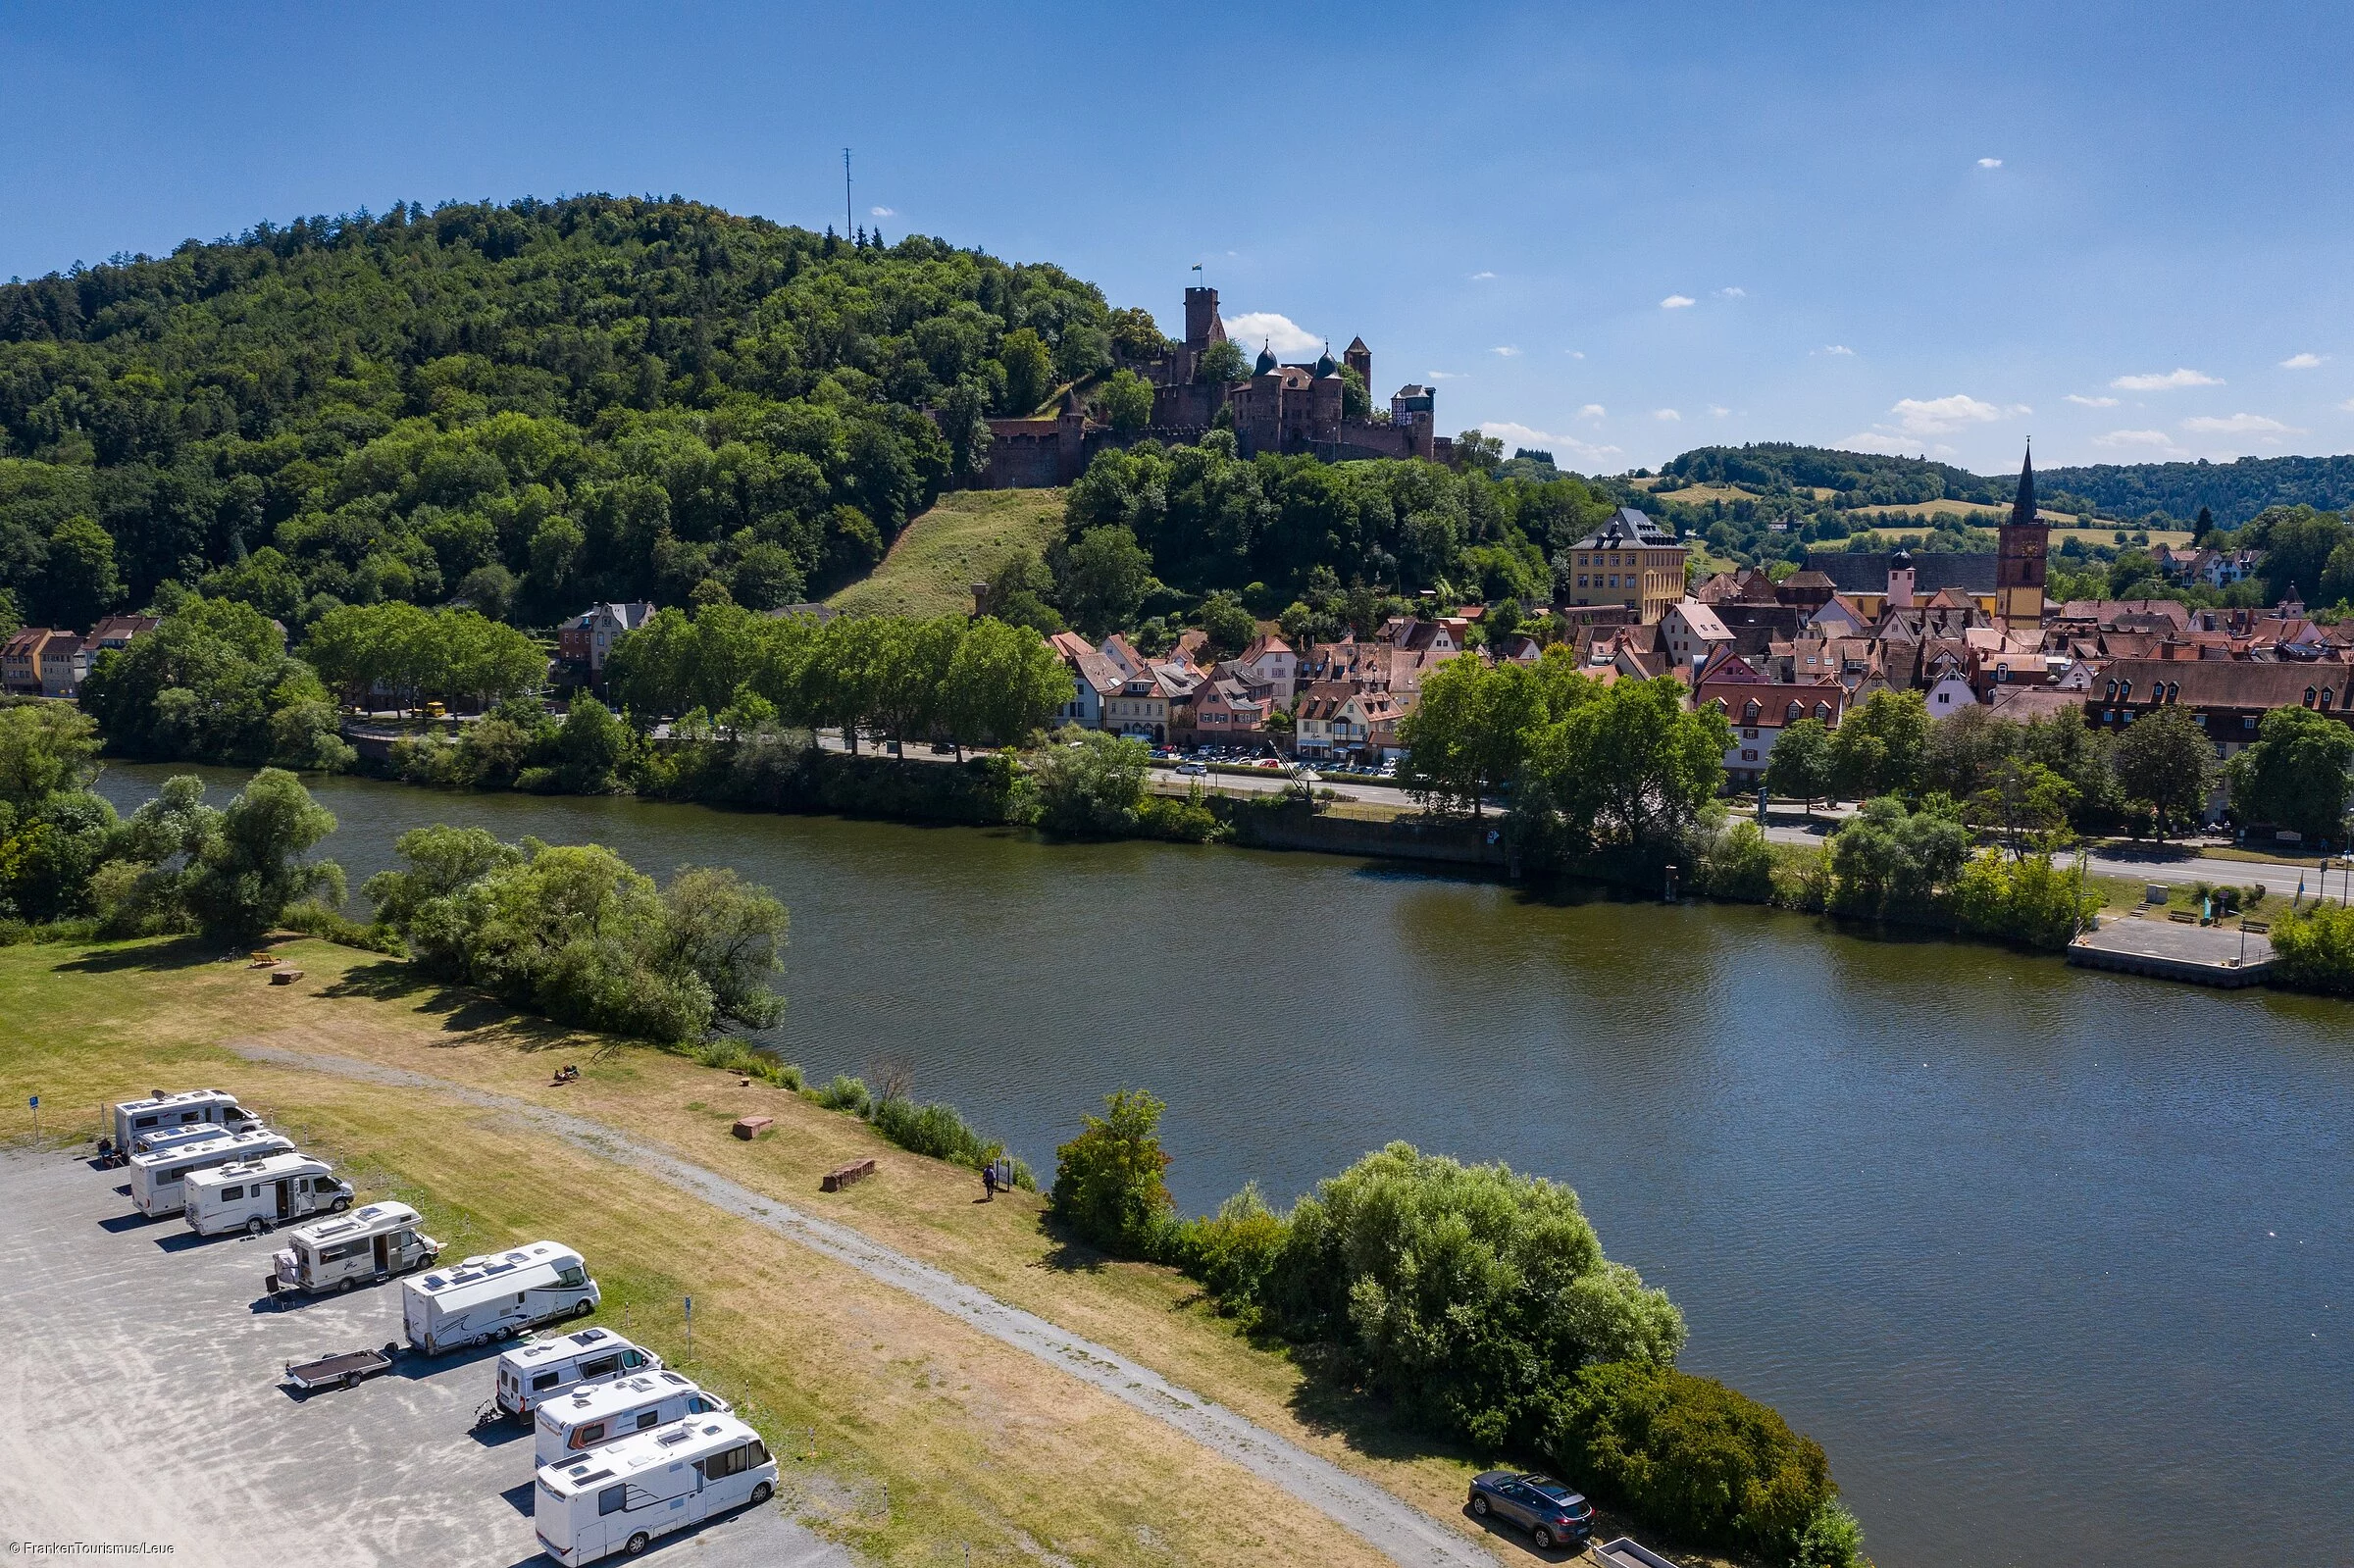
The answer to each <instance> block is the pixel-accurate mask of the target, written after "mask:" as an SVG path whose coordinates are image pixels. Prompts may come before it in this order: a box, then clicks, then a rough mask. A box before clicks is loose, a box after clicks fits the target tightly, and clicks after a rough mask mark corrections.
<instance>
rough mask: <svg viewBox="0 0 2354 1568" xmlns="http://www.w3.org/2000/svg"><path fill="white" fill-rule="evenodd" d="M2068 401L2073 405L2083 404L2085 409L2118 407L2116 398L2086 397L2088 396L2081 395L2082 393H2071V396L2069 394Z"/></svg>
mask: <svg viewBox="0 0 2354 1568" xmlns="http://www.w3.org/2000/svg"><path fill="white" fill-rule="evenodd" d="M2068 400H2069V401H2070V402H2072V403H2080V404H2082V405H2083V406H2084V407H2086V408H2115V407H2117V399H2116V398H2114V397H2086V396H2085V395H2084V394H2083V393H2081V392H2071V393H2069V394H2068Z"/></svg>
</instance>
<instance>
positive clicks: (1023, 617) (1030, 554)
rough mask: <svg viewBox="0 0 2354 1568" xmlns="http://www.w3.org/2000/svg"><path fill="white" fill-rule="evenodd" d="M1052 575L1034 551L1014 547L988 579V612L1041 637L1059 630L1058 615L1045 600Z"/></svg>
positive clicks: (1059, 620) (1051, 590) (1051, 591)
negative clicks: (1014, 549)
mask: <svg viewBox="0 0 2354 1568" xmlns="http://www.w3.org/2000/svg"><path fill="white" fill-rule="evenodd" d="M1053 591H1054V574H1053V573H1051V572H1049V571H1048V570H1047V564H1046V563H1045V562H1044V561H1042V560H1040V559H1039V558H1038V555H1037V553H1036V552H1035V551H1032V550H1016V551H1014V552H1013V554H1011V555H1009V556H1007V557H1006V558H1005V564H1004V565H1003V566H1000V567H998V570H997V571H996V573H994V574H993V575H992V576H991V577H990V580H989V613H990V614H991V615H992V616H994V617H995V618H996V619H998V620H999V621H1002V622H1004V623H1005V624H1006V625H1007V626H1021V627H1028V628H1030V630H1032V631H1033V632H1038V633H1039V634H1040V635H1041V636H1051V635H1053V634H1054V633H1055V632H1060V631H1061V630H1062V617H1061V616H1060V615H1059V614H1057V613H1056V612H1055V609H1054V607H1053V606H1052V605H1051V604H1049V603H1048V602H1047V600H1048V598H1049V595H1051V594H1052V593H1053Z"/></svg>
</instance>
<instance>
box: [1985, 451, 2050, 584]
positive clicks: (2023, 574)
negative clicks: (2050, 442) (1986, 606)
mask: <svg viewBox="0 0 2354 1568" xmlns="http://www.w3.org/2000/svg"><path fill="white" fill-rule="evenodd" d="M2051 535H2052V531H2051V529H2050V528H2049V527H2048V526H2046V525H2045V523H2044V522H2043V519H2042V517H2041V515H2040V514H2038V513H2037V511H2036V510H2035V453H2034V451H2033V449H2032V448H2030V449H2029V450H2028V452H2027V456H2026V461H2025V462H2023V463H2021V465H2020V470H2019V496H2018V499H2016V500H2014V501H2013V502H2012V503H2011V517H2010V520H2009V521H2008V522H2006V523H2004V524H2003V526H2002V530H2001V532H2000V535H1999V539H2000V543H1999V545H1998V548H1997V551H1996V555H1995V563H1994V613H1995V618H1996V619H1997V620H1998V621H2000V622H2001V623H2002V624H2003V625H2005V626H2007V627H2020V628H2024V627H2037V628H2040V627H2041V626H2042V625H2043V576H2044V569H2045V565H2046V562H2045V557H2046V555H2047V554H2049V552H2050V545H2051Z"/></svg>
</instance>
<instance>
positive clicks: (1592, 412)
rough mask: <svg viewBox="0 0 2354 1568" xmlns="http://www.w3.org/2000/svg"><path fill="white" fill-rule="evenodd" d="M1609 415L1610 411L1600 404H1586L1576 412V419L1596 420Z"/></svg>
mask: <svg viewBox="0 0 2354 1568" xmlns="http://www.w3.org/2000/svg"><path fill="white" fill-rule="evenodd" d="M1609 413H1610V410H1609V409H1607V408H1604V407H1603V406H1602V405H1601V404H1600V403H1588V404H1587V405H1586V406H1585V407H1584V408H1581V409H1579V410H1578V411H1577V417H1578V418H1579V419H1581V420H1598V419H1601V418H1603V417H1604V416H1605V415H1607V414H1609Z"/></svg>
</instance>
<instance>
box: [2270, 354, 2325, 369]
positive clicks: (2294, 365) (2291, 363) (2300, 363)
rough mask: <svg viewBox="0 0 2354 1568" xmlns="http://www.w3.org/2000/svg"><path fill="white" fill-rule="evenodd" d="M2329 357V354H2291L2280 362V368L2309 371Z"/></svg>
mask: <svg viewBox="0 0 2354 1568" xmlns="http://www.w3.org/2000/svg"><path fill="white" fill-rule="evenodd" d="M2328 357H2329V356H2328V355H2327V354H2291V355H2289V356H2288V358H2286V359H2284V360H2282V361H2281V362H2280V368H2281V369H2282V370H2284V371H2309V370H2312V369H2313V368H2314V367H2315V366H2317V365H2319V364H2321V362H2322V361H2324V360H2326V359H2328Z"/></svg>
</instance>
